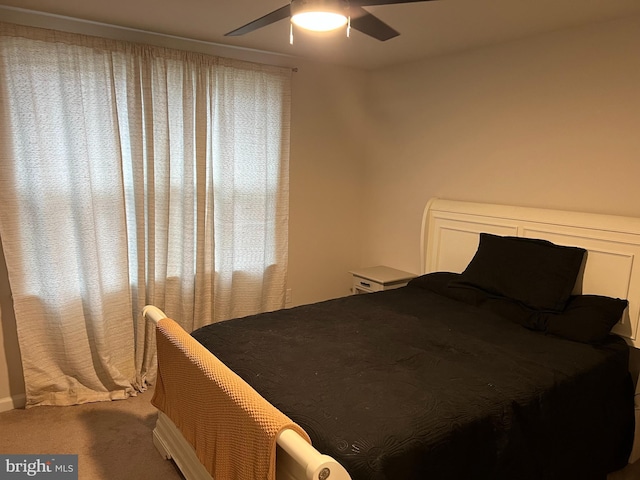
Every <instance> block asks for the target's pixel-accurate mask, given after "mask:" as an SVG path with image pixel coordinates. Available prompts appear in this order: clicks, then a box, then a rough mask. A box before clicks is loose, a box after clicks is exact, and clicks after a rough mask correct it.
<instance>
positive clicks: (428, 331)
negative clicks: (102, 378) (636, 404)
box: [144, 199, 640, 480]
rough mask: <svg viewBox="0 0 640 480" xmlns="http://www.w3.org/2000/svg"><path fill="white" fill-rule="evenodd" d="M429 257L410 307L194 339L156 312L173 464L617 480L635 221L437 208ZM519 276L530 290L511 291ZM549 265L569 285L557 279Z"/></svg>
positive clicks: (293, 314)
mask: <svg viewBox="0 0 640 480" xmlns="http://www.w3.org/2000/svg"><path fill="white" fill-rule="evenodd" d="M421 244H422V261H421V264H422V265H421V270H422V272H421V273H423V275H421V276H419V277H418V278H417V279H415V280H414V281H412V282H410V284H409V285H408V286H407V287H403V288H400V289H395V290H391V291H385V292H378V293H374V294H367V295H356V296H352V297H347V298H341V299H335V300H330V301H327V302H320V303H318V304H314V305H307V306H300V307H295V308H291V309H286V310H283V311H280V312H271V313H265V314H260V315H257V316H251V317H247V318H244V319H235V320H230V321H226V322H221V323H218V324H215V325H212V326H208V327H204V328H203V329H199V330H198V331H196V332H193V333H192V334H191V335H190V334H188V333H187V332H184V331H183V330H182V329H181V328H180V327H179V326H177V324H175V322H173V321H172V320H170V319H166V318H164V317H165V315H164V314H163V313H162V312H161V311H160V310H159V309H157V308H156V307H153V306H148V307H145V310H144V314H145V315H146V316H147V317H148V318H150V319H151V320H153V321H156V322H157V324H158V327H157V329H158V330H157V331H158V371H159V375H158V383H157V386H156V390H155V394H154V399H153V403H154V405H156V406H157V407H158V408H159V416H158V422H157V425H156V428H155V430H154V443H155V445H156V447H157V448H158V450H159V451H160V452H161V453H162V454H163V456H164V457H165V458H173V459H174V460H175V461H176V463H177V465H178V466H179V468H180V469H181V471H182V472H183V474H184V476H185V478H187V479H192V478H193V479H210V478H215V479H216V480H221V479H232V478H247V479H250V478H256V479H257V478H277V479H278V480H282V479H287V480H289V479H291V480H293V479H296V480H297V479H309V480H311V479H314V480H326V479H338V480H342V479H345V480H347V479H352V480H361V479H365V478H367V479H369V478H370V479H394V480H395V479H402V480H409V479H412V478H415V479H418V478H420V479H423V478H425V479H430V478H432V479H449V478H450V479H457V478H475V479H481V478H487V479H489V478H491V479H511V478H519V479H528V478H530V479H532V480H534V479H556V478H557V479H560V478H563V479H566V478H580V479H587V480H588V479H593V480H596V479H603V478H605V477H606V474H607V473H608V472H611V471H614V470H616V469H619V468H622V467H623V466H624V465H625V463H626V461H627V459H628V457H629V453H630V451H631V445H632V441H633V431H634V420H633V392H632V388H633V387H632V383H631V379H630V375H629V373H628V358H629V346H637V343H636V333H637V328H638V313H639V312H638V308H639V305H638V301H637V300H636V299H638V298H640V268H638V267H637V265H634V263H635V264H637V262H634V259H636V258H637V257H638V255H640V220H638V219H634V218H623V217H612V216H604V215H593V214H584V213H576V212H561V211H551V210H543V209H531V208H522V207H511V206H500V205H488V204H476V203H468V202H457V201H450V200H441V199H433V200H431V201H430V202H429V203H428V204H427V206H426V208H425V213H424V216H423V222H422V242H421ZM512 247H513V250H512ZM523 249H524V250H523ZM496 252H497V254H496ZM505 252H506V253H505ZM514 252H515V253H514ZM522 252H525V253H526V254H525V255H522ZM540 252H543V253H544V255H542V253H540ZM548 252H550V253H549V254H548ZM512 254H513V255H515V256H513V255H512ZM538 254H540V255H542V256H540V257H538V256H537V255H538ZM556 254H557V255H559V256H558V257H554V256H553V255H556ZM549 255H551V256H549ZM549 259H550V260H549ZM496 261H497V262H498V264H496V263H494V262H496ZM500 261H503V263H504V262H506V263H504V264H503V265H500V263H499V262H500ZM520 261H523V262H525V263H524V264H523V265H527V262H529V265H528V266H527V267H526V268H531V269H532V270H531V271H535V272H534V273H535V274H534V275H530V277H535V278H528V277H527V276H521V278H518V279H517V280H516V281H514V280H513V279H512V278H511V277H510V276H509V275H514V274H515V275H518V272H521V271H522V268H516V269H513V268H511V271H510V267H511V266H513V265H518V263H517V262H520ZM545 262H546V263H545ZM545 264H551V265H562V268H554V270H553V273H552V275H551V276H550V277H549V276H546V277H545V276H544V275H545V274H546V273H545V272H542V273H540V272H538V270H536V269H537V268H538V266H540V265H542V266H544V265H545ZM487 265H488V266H489V267H487ZM496 265H497V267H496ZM487 268H488V269H489V270H487ZM541 268H542V267H541ZM542 270H544V268H543V269H542ZM487 272H489V273H487ZM495 272H498V273H499V274H497V275H494V273H495ZM505 272H506V273H505ZM558 272H560V273H558ZM540 275H542V276H540ZM487 278H488V279H489V280H487ZM534 280H535V281H534ZM521 281H522V282H524V283H523V285H526V289H525V288H523V287H522V286H521V285H520V282H521ZM532 281H534V283H533V284H532V283H531V282H532ZM483 282H484V283H483ZM486 282H488V283H486ZM556 284H557V285H556ZM531 285H533V287H531ZM558 286H562V288H558ZM559 291H561V292H560V293H558V292H559ZM627 299H628V301H627ZM614 324H615V325H614ZM612 326H613V328H612ZM609 330H611V332H612V333H613V334H609ZM614 334H615V335H614ZM298 351H302V352H303V354H302V357H300V356H299V354H298V353H296V352H298ZM211 352H213V353H211ZM336 400H337V401H336ZM311 443H312V444H313V446H311ZM320 452H323V453H320Z"/></svg>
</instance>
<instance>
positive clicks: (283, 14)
mask: <svg viewBox="0 0 640 480" xmlns="http://www.w3.org/2000/svg"><path fill="white" fill-rule="evenodd" d="M290 16H291V4H289V5H285V6H284V7H280V8H279V9H277V10H274V11H273V12H271V13H267V14H266V15H265V16H264V17H260V18H258V19H257V20H254V21H253V22H249V23H247V24H246V25H243V26H242V27H240V28H236V29H235V30H232V31H230V32H228V33H225V34H224V36H225V37H237V36H238V35H244V34H245V33H249V32H253V31H254V30H257V29H259V28H262V27H266V26H267V25H271V24H272V23H275V22H278V21H280V20H284V19H285V18H289V17H290Z"/></svg>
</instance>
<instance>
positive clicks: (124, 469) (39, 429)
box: [0, 391, 183, 480]
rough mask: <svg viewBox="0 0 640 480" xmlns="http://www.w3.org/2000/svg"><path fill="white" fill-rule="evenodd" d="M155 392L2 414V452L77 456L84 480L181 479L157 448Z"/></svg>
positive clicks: (81, 478)
mask: <svg viewBox="0 0 640 480" xmlns="http://www.w3.org/2000/svg"><path fill="white" fill-rule="evenodd" d="M152 394H153V392H151V391H147V392H144V393H141V394H138V396H136V397H131V398H129V399H127V400H120V401H115V402H97V403H88V404H85V405H76V406H73V407H36V408H30V409H28V410H23V409H22V410H11V411H8V412H3V413H0V453H3V454H77V455H78V478H79V479H80V480H113V479H124V480H129V479H131V480H134V479H135V480H146V479H149V480H152V479H153V480H156V479H162V480H182V479H183V476H182V475H181V474H180V472H179V471H178V469H177V467H176V466H175V464H174V463H173V462H172V461H169V460H164V459H163V458H162V457H161V456H160V454H159V453H158V451H157V450H156V449H155V447H154V446H153V441H152V431H153V428H154V426H155V421H156V409H155V408H154V407H153V406H152V405H151V397H152Z"/></svg>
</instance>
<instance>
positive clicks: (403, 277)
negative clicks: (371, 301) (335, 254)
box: [349, 265, 417, 295]
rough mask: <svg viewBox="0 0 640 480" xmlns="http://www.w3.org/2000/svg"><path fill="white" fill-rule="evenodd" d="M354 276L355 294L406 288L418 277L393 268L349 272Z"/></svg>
mask: <svg viewBox="0 0 640 480" xmlns="http://www.w3.org/2000/svg"><path fill="white" fill-rule="evenodd" d="M349 273H350V274H351V275H353V293H354V294H356V295H357V294H359V293H371V292H381V291H383V290H391V289H393V288H400V287H404V286H405V285H406V284H407V283H409V280H411V279H412V278H415V277H417V275H415V274H413V273H409V272H405V271H402V270H397V269H395V268H391V267H385V266H382V265H379V266H377V267H368V268H359V269H357V270H351V271H350V272H349Z"/></svg>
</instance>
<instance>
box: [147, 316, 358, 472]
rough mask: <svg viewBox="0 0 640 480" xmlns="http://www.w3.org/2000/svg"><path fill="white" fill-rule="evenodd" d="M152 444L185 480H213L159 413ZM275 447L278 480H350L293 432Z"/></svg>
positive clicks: (279, 439) (282, 434)
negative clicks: (169, 459) (175, 466)
mask: <svg viewBox="0 0 640 480" xmlns="http://www.w3.org/2000/svg"><path fill="white" fill-rule="evenodd" d="M142 314H143V315H144V316H145V318H147V319H148V320H151V321H153V322H154V323H158V321H159V320H160V319H162V318H167V316H166V315H165V314H164V312H163V311H162V310H160V309H159V308H157V307H155V306H152V305H148V306H146V307H144V309H143V310H142ZM153 442H154V445H155V446H156V448H157V449H158V451H159V452H160V453H161V454H162V456H163V457H164V458H172V459H173V460H174V461H175V462H176V465H177V466H178V468H180V471H181V472H182V473H183V475H184V476H185V478H186V480H212V477H211V475H210V474H209V472H208V471H207V470H206V469H205V468H204V466H203V465H202V464H201V463H200V462H199V460H198V457H197V456H196V453H195V451H194V449H193V447H192V446H191V445H190V444H189V443H188V442H187V441H186V440H185V438H184V437H183V435H182V433H181V432H180V430H179V429H178V428H177V427H176V426H175V425H174V423H173V422H172V421H171V419H170V418H169V417H167V416H166V415H165V414H163V413H162V412H158V421H157V423H156V428H155V429H154V431H153ZM277 445H278V448H277V453H276V478H277V480H351V477H350V476H349V474H348V473H347V471H346V470H345V469H344V467H343V466H342V465H340V464H339V463H338V462H337V461H336V460H334V459H333V458H331V457H329V456H327V455H323V454H321V453H320V452H318V451H317V450H316V449H315V448H314V447H313V446H311V445H310V444H309V443H307V442H306V441H305V440H304V439H303V438H302V437H300V435H298V433H297V432H295V431H293V430H289V429H285V430H283V431H282V432H280V434H279V435H278V437H277Z"/></svg>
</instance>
